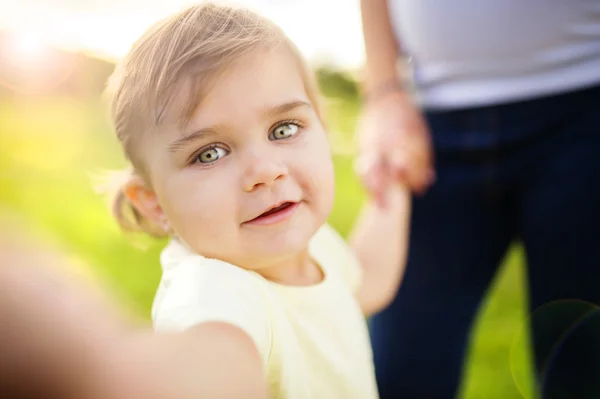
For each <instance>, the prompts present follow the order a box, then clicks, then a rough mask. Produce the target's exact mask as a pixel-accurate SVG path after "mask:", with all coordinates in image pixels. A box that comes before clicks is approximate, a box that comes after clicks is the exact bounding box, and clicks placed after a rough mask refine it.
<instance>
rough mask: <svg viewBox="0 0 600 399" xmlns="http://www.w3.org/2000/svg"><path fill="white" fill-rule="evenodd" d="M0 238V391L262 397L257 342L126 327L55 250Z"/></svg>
mask: <svg viewBox="0 0 600 399" xmlns="http://www.w3.org/2000/svg"><path fill="white" fill-rule="evenodd" d="M3 241H4V240H2V237H0V354H1V356H0V357H1V358H2V361H1V362H0V397H10V398H14V399H19V398H31V397H43V398H86V399H130V398H145V399H163V398H177V399H187V398H190V399H191V398H216V397H218V398H244V399H245V398H251V399H266V398H267V397H268V395H267V386H266V383H265V377H264V375H263V374H264V373H263V365H262V360H261V356H260V355H259V351H258V349H257V348H256V346H255V345H254V342H253V341H252V339H251V338H250V337H249V336H248V335H247V334H246V333H244V332H243V331H242V330H240V329H239V328H237V327H234V326H233V325H231V324H225V323H213V322H211V323H203V324H200V325H198V326H196V327H193V328H191V329H190V330H188V331H186V332H181V333H154V332H153V331H152V330H151V329H150V328H144V327H133V326H132V323H131V322H128V320H127V319H126V318H124V317H122V315H121V314H120V312H119V311H118V309H117V307H116V306H114V305H115V304H114V303H111V301H109V300H108V298H107V297H106V296H105V295H104V294H102V293H101V292H98V291H96V290H95V289H92V287H90V286H89V285H88V284H85V283H84V281H82V280H81V279H79V278H69V275H68V274H66V273H65V274H63V273H60V272H58V271H57V270H56V269H57V267H56V266H58V267H59V268H60V266H63V265H64V264H66V263H67V262H66V260H64V259H62V256H55V255H54V254H53V253H48V254H47V253H46V252H45V251H42V250H41V249H40V248H36V247H34V246H29V247H27V246H26V247H24V248H17V246H15V245H10V246H9V245H7V246H4V245H3V244H4V242H3ZM39 266H46V267H39ZM3 327H5V328H3Z"/></svg>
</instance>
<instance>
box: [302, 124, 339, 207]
mask: <svg viewBox="0 0 600 399" xmlns="http://www.w3.org/2000/svg"><path fill="white" fill-rule="evenodd" d="M297 160H298V164H297V167H298V168H299V169H300V170H301V172H300V173H299V174H301V175H302V185H303V186H305V187H304V188H305V191H307V192H308V194H309V195H310V199H311V200H312V201H313V202H315V203H317V204H319V206H320V207H321V208H323V209H322V210H323V211H324V212H327V213H328V212H329V211H330V210H331V207H332V206H333V197H334V190H335V182H334V170H333V160H332V157H331V149H330V146H329V142H328V140H327V137H326V135H325V133H324V132H320V134H318V135H315V137H314V139H313V140H311V141H310V143H308V145H307V146H306V147H305V151H303V152H302V154H300V156H299V157H298V158H297Z"/></svg>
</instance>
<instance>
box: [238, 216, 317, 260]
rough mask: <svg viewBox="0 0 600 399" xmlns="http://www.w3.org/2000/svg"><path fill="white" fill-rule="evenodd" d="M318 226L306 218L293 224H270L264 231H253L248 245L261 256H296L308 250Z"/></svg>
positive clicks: (252, 251)
mask: <svg viewBox="0 0 600 399" xmlns="http://www.w3.org/2000/svg"><path fill="white" fill-rule="evenodd" d="M318 227H319V226H316V225H315V226H313V223H307V222H306V220H304V221H303V223H294V224H292V225H282V226H269V227H266V228H265V229H263V230H262V231H253V232H252V234H250V237H247V238H248V240H247V241H246V247H247V248H248V249H249V252H251V253H254V254H255V255H256V256H259V257H261V258H265V257H268V258H281V257H287V256H296V255H298V254H299V253H301V252H302V251H305V250H306V248H307V247H308V243H309V242H310V239H311V238H312V236H313V235H314V233H315V232H316V230H317V228H318Z"/></svg>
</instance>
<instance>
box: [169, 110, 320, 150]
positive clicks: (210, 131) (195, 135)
mask: <svg viewBox="0 0 600 399" xmlns="http://www.w3.org/2000/svg"><path fill="white" fill-rule="evenodd" d="M299 107H309V108H310V107H311V105H310V103H308V102H306V101H301V100H297V101H290V102H287V103H284V104H281V105H277V106H274V107H271V108H269V109H267V111H266V112H265V115H267V116H271V117H272V116H276V115H280V114H284V113H286V112H290V111H292V110H294V109H296V108H299ZM216 134H218V133H217V130H216V129H214V128H210V127H209V128H205V129H200V130H197V131H195V132H192V133H190V134H186V135H185V136H183V137H181V138H179V139H177V140H175V141H174V142H172V143H171V144H169V145H168V148H169V151H171V152H177V151H179V150H180V149H181V148H183V147H185V146H186V145H187V144H188V143H191V142H194V141H197V140H199V139H201V138H204V137H206V136H213V135H216Z"/></svg>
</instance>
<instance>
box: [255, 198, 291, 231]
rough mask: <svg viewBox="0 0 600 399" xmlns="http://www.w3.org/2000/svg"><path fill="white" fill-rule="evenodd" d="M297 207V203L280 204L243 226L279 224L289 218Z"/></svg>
mask: <svg viewBox="0 0 600 399" xmlns="http://www.w3.org/2000/svg"><path fill="white" fill-rule="evenodd" d="M299 205H300V203H299V202H292V201H285V202H281V203H279V204H277V205H275V206H272V207H270V208H269V209H267V210H266V211H265V212H263V213H261V214H260V215H258V216H257V217H255V218H254V219H251V220H248V221H247V222H245V223H244V224H256V225H268V224H275V223H279V222H281V221H283V220H286V219H288V218H289V217H291V216H292V215H293V214H294V212H295V211H296V209H297V208H298V206H299Z"/></svg>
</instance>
